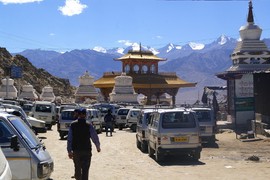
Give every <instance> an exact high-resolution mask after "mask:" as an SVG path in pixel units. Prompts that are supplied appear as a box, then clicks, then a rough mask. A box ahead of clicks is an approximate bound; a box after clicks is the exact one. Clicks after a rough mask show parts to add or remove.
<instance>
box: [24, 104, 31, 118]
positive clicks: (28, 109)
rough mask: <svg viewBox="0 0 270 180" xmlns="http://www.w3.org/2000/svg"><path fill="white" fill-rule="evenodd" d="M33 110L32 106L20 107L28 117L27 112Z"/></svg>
mask: <svg viewBox="0 0 270 180" xmlns="http://www.w3.org/2000/svg"><path fill="white" fill-rule="evenodd" d="M32 108H33V104H24V105H23V106H22V109H23V110H24V112H25V113H26V114H27V115H28V114H29V112H30V111H31V110H32Z"/></svg>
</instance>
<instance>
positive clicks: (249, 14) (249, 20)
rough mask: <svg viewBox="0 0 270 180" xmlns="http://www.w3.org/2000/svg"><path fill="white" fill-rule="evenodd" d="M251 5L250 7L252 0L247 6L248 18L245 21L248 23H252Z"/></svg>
mask: <svg viewBox="0 0 270 180" xmlns="http://www.w3.org/2000/svg"><path fill="white" fill-rule="evenodd" d="M252 9H253V7H252V0H250V1H249V8H248V18H247V22H248V23H252V24H253V23H254V18H253V11H252Z"/></svg>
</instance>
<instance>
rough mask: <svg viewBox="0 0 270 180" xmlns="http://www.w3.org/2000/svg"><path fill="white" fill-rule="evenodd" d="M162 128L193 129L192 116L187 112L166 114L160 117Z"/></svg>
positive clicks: (194, 125)
mask: <svg viewBox="0 0 270 180" xmlns="http://www.w3.org/2000/svg"><path fill="white" fill-rule="evenodd" d="M161 119H162V128H164V129H172V128H195V127H196V122H195V119H194V116H193V115H192V114H191V113H189V112H166V113H163V115H162V116H161Z"/></svg>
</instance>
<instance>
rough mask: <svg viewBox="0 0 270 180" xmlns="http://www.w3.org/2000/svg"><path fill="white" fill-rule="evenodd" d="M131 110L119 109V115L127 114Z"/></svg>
mask: <svg viewBox="0 0 270 180" xmlns="http://www.w3.org/2000/svg"><path fill="white" fill-rule="evenodd" d="M128 112H129V109H119V110H118V112H117V114H118V115H127V114H128Z"/></svg>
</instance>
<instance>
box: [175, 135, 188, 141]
mask: <svg viewBox="0 0 270 180" xmlns="http://www.w3.org/2000/svg"><path fill="white" fill-rule="evenodd" d="M174 142H188V137H184V136H183V137H174Z"/></svg>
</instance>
